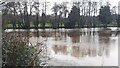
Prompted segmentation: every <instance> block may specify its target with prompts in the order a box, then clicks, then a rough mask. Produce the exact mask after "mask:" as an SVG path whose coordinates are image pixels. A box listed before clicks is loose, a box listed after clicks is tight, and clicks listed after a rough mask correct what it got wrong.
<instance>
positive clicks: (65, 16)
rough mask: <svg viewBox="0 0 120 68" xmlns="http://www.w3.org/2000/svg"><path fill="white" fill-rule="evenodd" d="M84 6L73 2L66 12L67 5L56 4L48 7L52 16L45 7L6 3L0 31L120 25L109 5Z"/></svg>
mask: <svg viewBox="0 0 120 68" xmlns="http://www.w3.org/2000/svg"><path fill="white" fill-rule="evenodd" d="M45 4H46V2H45ZM84 5H85V4H84V2H83V3H81V2H73V5H72V7H71V10H70V11H69V9H68V6H67V2H63V3H61V4H57V3H55V4H54V6H53V7H52V8H51V10H52V12H53V14H51V15H47V14H46V10H47V8H46V6H45V7H43V8H45V9H41V8H40V7H41V6H42V5H40V3H39V2H30V3H28V2H7V3H6V4H4V5H3V10H2V19H3V22H2V23H3V28H4V29H6V28H14V29H15V28H22V29H30V28H35V29H38V28H43V29H45V28H55V29H56V28H84V27H87V28H91V27H108V26H117V25H118V26H119V25H120V24H119V22H120V21H119V20H120V19H119V17H120V16H118V15H117V14H116V13H114V12H111V7H110V6H109V5H105V6H101V8H100V10H99V9H98V8H97V7H96V6H97V5H98V3H97V2H87V7H85V6H84ZM41 11H42V12H41ZM114 11H116V10H114ZM111 24H112V25H111Z"/></svg>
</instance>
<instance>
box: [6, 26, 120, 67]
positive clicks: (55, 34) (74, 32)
mask: <svg viewBox="0 0 120 68" xmlns="http://www.w3.org/2000/svg"><path fill="white" fill-rule="evenodd" d="M5 33H9V34H13V33H18V34H21V35H22V37H23V38H25V37H27V39H26V40H25V41H27V42H29V44H31V45H36V44H39V43H41V42H42V41H43V40H46V41H45V43H44V44H45V45H44V46H46V47H47V48H46V51H47V52H46V55H47V57H49V59H48V60H47V63H48V65H49V66H118V35H119V32H118V30H117V28H109V29H103V28H89V29H87V28H82V29H56V30H55V29H46V30H42V29H38V30H34V29H31V30H22V29H20V30H18V29H15V30H12V29H8V30H5ZM26 33H28V34H27V35H26ZM39 47H40V46H39Z"/></svg>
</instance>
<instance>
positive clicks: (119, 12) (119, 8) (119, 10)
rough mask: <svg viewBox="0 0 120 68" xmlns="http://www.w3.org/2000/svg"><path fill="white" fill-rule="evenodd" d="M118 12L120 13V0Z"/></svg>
mask: <svg viewBox="0 0 120 68" xmlns="http://www.w3.org/2000/svg"><path fill="white" fill-rule="evenodd" d="M118 14H119V15H120V1H119V2H118Z"/></svg>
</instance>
